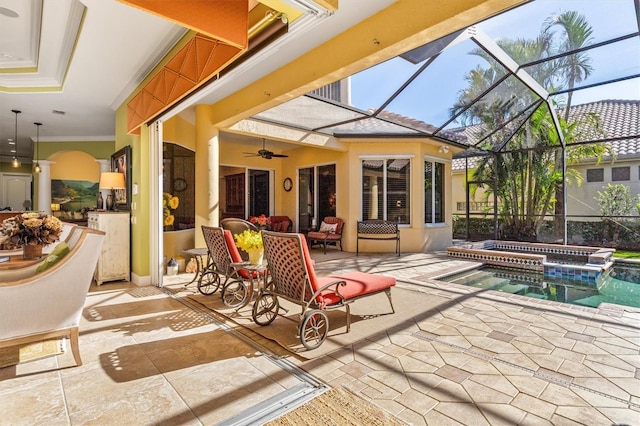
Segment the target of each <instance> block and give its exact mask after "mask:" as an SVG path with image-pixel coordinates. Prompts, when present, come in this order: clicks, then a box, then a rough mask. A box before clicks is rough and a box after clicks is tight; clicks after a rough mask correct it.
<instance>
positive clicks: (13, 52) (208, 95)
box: [0, 0, 395, 162]
mask: <svg viewBox="0 0 640 426" xmlns="http://www.w3.org/2000/svg"><path fill="white" fill-rule="evenodd" d="M282 1H284V2H285V3H289V4H291V5H294V6H296V7H299V8H301V9H302V10H305V9H306V6H305V5H312V6H313V7H316V5H314V3H313V2H312V1H310V0H304V1H300V0H282ZM393 1H395V0H350V1H346V2H340V9H339V10H338V11H337V12H336V13H324V12H320V13H318V10H315V11H310V10H308V9H307V10H306V11H307V12H308V13H307V14H306V15H305V16H304V17H303V18H301V19H299V20H297V21H295V22H294V23H290V26H289V33H288V34H287V35H286V36H285V37H282V38H281V39H279V40H277V41H276V42H275V43H274V44H273V45H271V46H269V47H267V49H265V51H263V52H260V53H259V54H257V55H255V56H254V57H252V58H251V59H250V60H249V61H247V62H246V63H244V64H242V65H241V66H239V67H237V68H236V69H234V70H233V71H232V72H231V73H230V74H228V75H227V76H225V77H224V78H223V79H221V80H219V81H218V82H216V83H215V84H213V85H211V86H210V87H208V88H206V89H204V90H201V91H200V92H199V93H197V94H196V95H195V96H192V97H190V98H189V99H188V102H185V103H184V105H181V106H180V107H178V108H176V109H175V112H178V111H183V114H185V116H188V113H189V111H188V110H187V108H189V107H190V105H193V104H195V103H213V102H215V101H216V100H217V99H221V98H222V97H224V96H227V95H228V94H230V93H232V92H233V91H234V90H237V89H238V88H239V87H242V86H243V85H246V84H248V83H249V82H251V81H254V80H255V79H256V78H259V77H261V76H263V75H266V74H268V73H269V72H271V71H273V70H275V69H277V68H278V67H280V66H281V65H282V64H284V63H287V62H289V61H290V60H292V59H294V58H295V57H297V56H299V55H300V54H302V53H304V52H305V51H308V50H310V49H312V48H313V47H315V46H317V45H319V44H320V43H322V42H323V41H325V40H327V39H329V38H331V37H333V36H334V35H335V34H338V33H340V32H342V31H344V30H345V29H346V28H349V27H350V26H352V25H354V24H355V23H357V22H359V21H361V20H363V19H365V18H366V17H368V16H370V15H371V14H373V13H375V12H377V11H379V10H380V9H382V8H384V7H386V6H387V5H389V4H390V3H392V2H393ZM318 9H321V8H318ZM40 10H41V11H42V15H41V16H42V25H39V22H38V15H39V11H40ZM82 13H84V21H83V22H81V19H80V18H81V17H82ZM16 15H17V16H16ZM40 29H41V33H40ZM183 34H184V29H182V28H181V27H179V26H177V25H175V24H173V23H171V22H169V21H166V20H163V19H161V18H158V17H156V16H154V15H151V14H147V13H144V12H142V11H140V10H138V9H135V8H132V7H129V6H126V5H124V4H122V3H119V2H117V1H116V0H0V149H1V153H2V158H3V160H4V161H9V160H10V159H11V154H10V153H9V152H8V145H7V140H8V139H13V138H14V129H15V115H14V114H13V113H12V112H11V110H12V109H17V110H21V111H22V113H21V114H19V115H18V141H19V143H18V145H19V152H18V155H19V157H20V159H21V160H22V161H23V162H28V161H29V160H30V159H31V158H32V146H31V143H30V141H31V140H35V137H36V126H35V125H34V124H33V123H34V122H42V123H43V125H42V127H41V128H40V141H41V142H47V141H87V142H90V141H101V140H113V139H114V138H115V136H114V134H115V109H116V108H117V107H118V106H120V105H121V103H122V102H123V101H124V99H125V98H126V97H127V96H128V95H129V94H130V93H131V92H132V91H133V89H134V88H135V87H136V86H137V85H138V84H139V83H140V82H141V81H142V80H143V78H144V77H145V76H146V75H147V73H148V72H149V71H150V70H151V69H152V68H153V66H154V65H155V64H156V63H157V62H158V61H159V60H160V59H161V58H162V57H163V56H164V55H165V54H166V52H167V51H168V50H169V49H170V48H171V47H172V46H173V45H174V44H175V42H176V41H177V40H178V39H179V38H180V37H181V36H182V35H183ZM34 40H36V41H39V49H38V43H34ZM74 44H75V48H73V46H74ZM285 47H286V48H285ZM35 58H38V59H37V61H38V67H37V72H35V73H34V72H33V70H28V69H27V70H24V69H22V70H20V69H19V68H24V67H29V66H31V65H28V64H29V61H35ZM20 61H22V62H20ZM256 63H259V64H260V66H256ZM16 68H18V70H17V71H18V72H16ZM8 69H13V70H11V71H12V72H7V71H8ZM25 71H26V72H25ZM43 87H45V88H46V87H54V90H45V89H43ZM54 110H56V111H64V112H65V114H64V115H60V114H55V113H53V111H54Z"/></svg>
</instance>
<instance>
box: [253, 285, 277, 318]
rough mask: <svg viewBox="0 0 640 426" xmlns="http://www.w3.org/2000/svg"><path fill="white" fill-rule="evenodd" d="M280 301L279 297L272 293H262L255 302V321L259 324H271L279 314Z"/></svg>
mask: <svg viewBox="0 0 640 426" xmlns="http://www.w3.org/2000/svg"><path fill="white" fill-rule="evenodd" d="M279 309H280V302H278V298H277V297H276V296H275V295H273V294H271V293H262V295H261V296H260V297H259V298H258V300H256V301H255V302H254V304H253V310H252V312H251V316H252V317H253V321H254V322H255V323H256V324H258V325H269V324H271V323H272V322H273V320H274V319H276V316H278V310H279Z"/></svg>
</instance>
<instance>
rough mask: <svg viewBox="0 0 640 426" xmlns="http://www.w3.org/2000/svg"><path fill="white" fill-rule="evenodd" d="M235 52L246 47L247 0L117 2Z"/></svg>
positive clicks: (133, 0) (127, 0)
mask: <svg viewBox="0 0 640 426" xmlns="http://www.w3.org/2000/svg"><path fill="white" fill-rule="evenodd" d="M118 1H119V2H121V3H124V4H127V5H129V6H132V7H135V8H138V9H141V10H144V11H145V12H148V13H151V14H154V15H157V16H160V17H162V18H164V19H168V20H170V21H172V22H175V23H176V24H178V25H180V26H183V27H186V28H189V29H192V30H194V31H197V32H198V33H201V34H205V35H207V36H209V37H211V38H214V39H217V40H221V41H224V42H225V43H227V44H229V45H231V46H235V47H236V48H238V49H245V48H246V47H247V44H248V33H247V31H248V22H249V0H188V1H186V0H118Z"/></svg>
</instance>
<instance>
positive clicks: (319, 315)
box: [300, 309, 329, 350]
mask: <svg viewBox="0 0 640 426" xmlns="http://www.w3.org/2000/svg"><path fill="white" fill-rule="evenodd" d="M328 332H329V318H328V317H327V314H326V313H325V312H324V311H321V310H317V309H314V310H312V311H309V312H307V313H306V314H305V315H304V319H303V320H302V323H300V341H301V342H302V345H303V346H304V347H305V348H307V349H308V350H312V349H315V348H317V347H318V346H320V345H321V344H322V342H324V339H326V338H327V333H328Z"/></svg>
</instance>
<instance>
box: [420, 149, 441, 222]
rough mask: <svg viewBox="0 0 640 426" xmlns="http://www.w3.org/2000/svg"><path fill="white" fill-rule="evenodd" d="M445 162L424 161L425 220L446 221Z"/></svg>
mask: <svg viewBox="0 0 640 426" xmlns="http://www.w3.org/2000/svg"><path fill="white" fill-rule="evenodd" d="M444 201H445V200H444V163H440V162H438V161H433V160H425V161H424V222H425V223H426V224H428V225H430V224H436V223H444V221H445V220H444Z"/></svg>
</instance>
